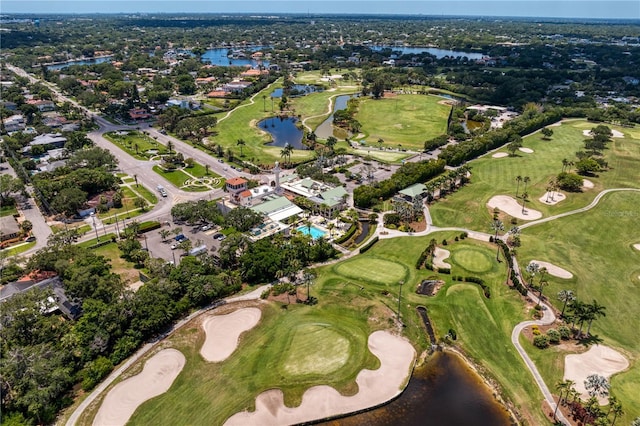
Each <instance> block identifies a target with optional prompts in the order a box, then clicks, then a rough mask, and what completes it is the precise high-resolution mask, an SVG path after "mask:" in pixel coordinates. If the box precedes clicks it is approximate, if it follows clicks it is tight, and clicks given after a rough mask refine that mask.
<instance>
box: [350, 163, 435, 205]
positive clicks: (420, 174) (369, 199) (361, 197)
mask: <svg viewBox="0 0 640 426" xmlns="http://www.w3.org/2000/svg"><path fill="white" fill-rule="evenodd" d="M444 166H445V162H444V161H442V160H437V161H423V162H419V163H405V164H403V165H402V167H400V168H399V169H398V171H396V172H395V173H394V174H393V175H392V176H391V177H390V178H389V179H386V180H383V181H380V182H376V183H373V184H371V185H360V186H358V187H356V188H355V189H354V191H353V202H354V203H355V205H356V206H357V207H360V208H368V207H371V206H372V205H373V204H375V203H377V202H378V200H380V199H386V198H389V197H391V196H392V195H394V194H395V193H396V192H398V191H400V190H401V189H404V188H406V187H408V186H410V185H413V184H414V183H419V182H420V183H422V182H426V181H428V180H429V179H431V178H433V177H435V176H437V175H439V174H440V173H442V172H443V171H444Z"/></svg>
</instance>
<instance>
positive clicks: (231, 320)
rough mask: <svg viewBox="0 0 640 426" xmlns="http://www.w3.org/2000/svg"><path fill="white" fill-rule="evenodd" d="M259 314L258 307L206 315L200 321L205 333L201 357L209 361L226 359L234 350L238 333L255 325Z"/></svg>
mask: <svg viewBox="0 0 640 426" xmlns="http://www.w3.org/2000/svg"><path fill="white" fill-rule="evenodd" d="M261 315H262V311H261V310H260V309H258V308H244V309H238V310H237V311H235V312H232V313H230V314H227V315H210V316H209V317H207V318H206V319H205V320H204V322H203V323H202V328H204V332H205V334H206V335H207V337H206V338H205V340H204V344H203V345H202V348H201V349H200V354H201V355H202V357H203V358H204V359H205V360H207V361H209V362H220V361H224V360H225V359H227V358H228V357H229V355H231V354H232V353H233V351H235V350H236V347H237V346H238V338H239V337H240V334H242V333H243V332H245V331H247V330H251V329H252V328H253V327H255V326H256V324H258V321H260V316H261Z"/></svg>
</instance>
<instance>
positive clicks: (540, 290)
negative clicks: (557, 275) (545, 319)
mask: <svg viewBox="0 0 640 426" xmlns="http://www.w3.org/2000/svg"><path fill="white" fill-rule="evenodd" d="M546 272H547V269H546V268H542V269H541V270H540V281H538V304H537V305H538V306H540V302H541V301H542V289H543V288H544V286H546V285H549V281H547V280H545V279H544V275H545V274H546Z"/></svg>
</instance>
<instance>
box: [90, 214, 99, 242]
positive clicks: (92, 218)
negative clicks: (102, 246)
mask: <svg viewBox="0 0 640 426" xmlns="http://www.w3.org/2000/svg"><path fill="white" fill-rule="evenodd" d="M91 220H92V221H93V230H94V231H96V240H97V241H98V242H100V237H99V236H98V228H97V227H96V214H95V213H91Z"/></svg>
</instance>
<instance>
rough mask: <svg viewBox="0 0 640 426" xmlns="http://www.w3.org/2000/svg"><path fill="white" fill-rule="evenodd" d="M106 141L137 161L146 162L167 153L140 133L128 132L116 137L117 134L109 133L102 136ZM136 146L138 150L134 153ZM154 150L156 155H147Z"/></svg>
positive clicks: (154, 141)
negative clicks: (154, 156)
mask: <svg viewBox="0 0 640 426" xmlns="http://www.w3.org/2000/svg"><path fill="white" fill-rule="evenodd" d="M103 136H104V137H105V138H106V139H107V140H108V141H110V142H112V143H114V144H116V145H118V146H119V147H120V148H122V149H123V150H125V151H126V152H127V154H129V155H131V156H132V157H134V158H137V159H138V160H148V159H150V158H151V157H152V156H153V155H158V154H165V153H167V152H168V151H167V148H166V147H165V146H164V145H163V144H161V143H159V142H157V141H156V140H154V139H152V138H150V137H149V136H147V135H145V134H142V133H140V132H135V131H130V132H129V133H128V134H127V135H118V134H117V132H109V133H105V134H104V135H103ZM136 146H137V147H138V150H137V151H136ZM149 150H155V151H158V152H157V154H153V155H151V154H148V153H146V151H149Z"/></svg>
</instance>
